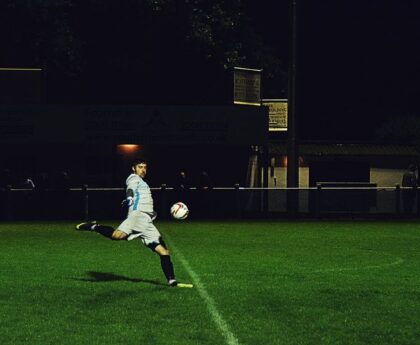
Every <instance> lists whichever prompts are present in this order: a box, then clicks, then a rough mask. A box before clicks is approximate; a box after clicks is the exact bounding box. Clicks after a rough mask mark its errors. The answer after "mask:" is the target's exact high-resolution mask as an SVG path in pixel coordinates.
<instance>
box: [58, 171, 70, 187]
mask: <svg viewBox="0 0 420 345" xmlns="http://www.w3.org/2000/svg"><path fill="white" fill-rule="evenodd" d="M56 188H57V189H58V190H65V191H68V190H69V189H70V176H69V174H68V173H67V172H66V171H61V172H60V173H59V174H58V175H57V180H56Z"/></svg>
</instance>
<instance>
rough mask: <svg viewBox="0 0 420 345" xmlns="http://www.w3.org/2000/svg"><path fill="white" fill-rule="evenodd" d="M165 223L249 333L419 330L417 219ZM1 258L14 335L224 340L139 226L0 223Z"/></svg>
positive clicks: (303, 338) (407, 340) (331, 338)
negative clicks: (118, 231) (172, 284)
mask: <svg viewBox="0 0 420 345" xmlns="http://www.w3.org/2000/svg"><path fill="white" fill-rule="evenodd" d="M156 224H157V226H158V228H159V229H160V230H161V232H162V233H163V235H164V237H165V239H166V241H167V242H168V243H169V246H170V245H171V244H172V245H174V247H175V248H176V249H177V250H178V251H179V252H178V258H177V251H175V252H173V253H172V254H173V255H172V256H173V261H174V265H175V270H176V272H177V276H178V279H179V280H180V281H182V282H192V283H194V282H193V281H192V279H191V277H190V276H189V272H187V270H186V269H185V267H184V266H183V265H182V262H180V259H179V257H180V256H181V255H182V256H183V257H184V258H185V259H186V260H187V261H188V264H189V266H190V267H191V269H192V270H193V271H194V272H195V274H196V275H197V276H198V277H199V279H200V282H201V284H202V288H203V289H205V290H206V291H207V293H208V295H210V296H211V298H212V299H213V301H214V303H215V306H216V308H217V310H218V312H219V314H220V315H221V317H222V318H223V319H224V321H225V322H226V324H227V325H228V326H229V330H230V331H231V332H232V333H233V334H234V336H235V337H236V339H237V340H238V343H239V344H241V345H242V344H243V345H245V344H249V345H255V344H258V345H262V344H308V345H309V344H311V345H313V344H340V345H341V344H382V345H386V344H396V345H397V344H398V345H403V344H413V345H414V344H418V340H419V339H420V333H419V329H420V327H419V324H420V284H419V283H420V281H419V277H420V263H419V248H420V225H419V224H417V223H415V222H411V223H410V222H402V221H401V222H373V221H371V222H361V221H359V222H350V221H349V222H298V221H296V222H287V221H280V222H188V221H185V222H157V223H156ZM113 225H116V224H113ZM0 258H1V260H0V266H1V269H0V284H1V288H0V319H1V323H0V335H1V336H0V338H1V344H3V345H9V344H13V345H17V344H40V345H41V344H42V345H47V344H61V345H65V344H72V345H74V344H89V345H93V344H104V345H105V344H148V345H151V344H171V345H172V344H174V345H177V344H182V345H190V344H201V345H205V344H212V345H214V344H226V343H227V340H226V338H225V334H223V332H222V331H221V330H220V329H219V328H218V327H217V326H216V323H215V322H214V320H213V317H214V315H212V314H211V313H210V312H209V310H208V305H207V301H205V299H203V298H202V297H201V296H200V294H199V288H198V286H195V287H194V288H193V289H175V288H168V287H167V286H166V282H165V279H164V277H163V274H162V272H161V269H160V264H159V260H158V258H157V257H156V256H155V254H153V253H152V252H150V251H149V250H148V249H146V248H145V247H143V245H142V244H140V242H139V241H138V240H134V241H131V242H126V241H121V242H116V241H110V240H107V239H105V238H103V237H102V236H100V235H98V234H94V233H86V232H76V231H74V230H73V224H72V223H0Z"/></svg>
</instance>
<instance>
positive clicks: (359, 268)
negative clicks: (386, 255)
mask: <svg viewBox="0 0 420 345" xmlns="http://www.w3.org/2000/svg"><path fill="white" fill-rule="evenodd" d="M403 262H404V260H403V259H401V258H398V260H396V261H394V262H391V263H389V264H383V265H370V266H363V267H354V268H351V267H348V268H330V269H325V270H316V271H312V273H324V272H342V271H360V270H369V269H374V268H384V267H390V266H396V265H401V264H402V263H403Z"/></svg>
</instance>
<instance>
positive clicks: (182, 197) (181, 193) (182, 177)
mask: <svg viewBox="0 0 420 345" xmlns="http://www.w3.org/2000/svg"><path fill="white" fill-rule="evenodd" d="M189 188H190V186H189V183H188V179H187V174H186V173H185V171H181V172H180V173H179V175H178V180H177V183H176V190H177V198H178V201H182V202H184V203H186V204H188V200H187V199H188V190H189Z"/></svg>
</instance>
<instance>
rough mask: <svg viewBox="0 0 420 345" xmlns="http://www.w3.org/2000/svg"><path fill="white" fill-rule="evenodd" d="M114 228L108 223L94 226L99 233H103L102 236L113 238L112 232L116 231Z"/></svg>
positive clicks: (94, 229)
mask: <svg viewBox="0 0 420 345" xmlns="http://www.w3.org/2000/svg"><path fill="white" fill-rule="evenodd" d="M114 230H115V229H114V228H113V227H112V226H108V225H100V224H98V225H96V226H94V228H93V231H96V232H97V233H99V234H101V235H102V236H105V237H108V238H110V239H112V234H113V233H114Z"/></svg>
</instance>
